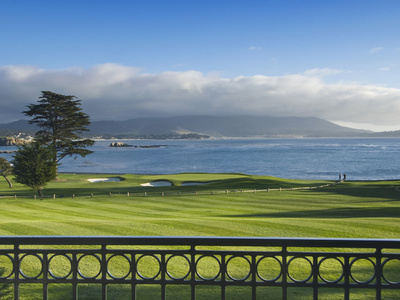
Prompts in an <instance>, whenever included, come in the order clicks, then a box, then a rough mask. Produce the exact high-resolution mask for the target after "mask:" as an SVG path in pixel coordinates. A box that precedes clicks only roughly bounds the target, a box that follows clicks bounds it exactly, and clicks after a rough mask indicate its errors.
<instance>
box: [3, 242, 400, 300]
mask: <svg viewBox="0 0 400 300" xmlns="http://www.w3.org/2000/svg"><path fill="white" fill-rule="evenodd" d="M0 271H1V272H0V289H3V290H6V289H7V288H8V289H9V293H10V294H11V295H12V297H13V299H16V300H17V299H20V298H22V297H21V295H20V293H21V291H25V290H26V289H24V286H25V285H29V286H30V285H32V286H35V287H38V286H39V288H38V290H39V295H40V296H39V299H41V298H43V299H49V298H50V297H49V291H50V292H54V296H52V297H51V299H63V298H62V297H61V296H60V298H57V295H58V294H59V293H60V290H61V288H63V289H64V288H65V286H67V287H68V288H67V290H68V291H69V292H68V293H69V294H70V295H69V296H68V297H69V299H79V295H78V293H80V294H82V289H80V287H81V286H83V287H90V288H93V289H94V290H97V291H98V295H99V296H98V298H96V299H107V298H109V299H167V296H169V293H172V294H173V293H178V294H179V293H183V294H185V295H186V298H185V297H183V298H182V299H199V298H201V297H202V295H201V293H202V292H204V293H206V294H207V295H208V296H204V297H203V298H204V299H206V298H208V299H232V298H234V299H240V298H242V299H260V298H262V297H263V295H269V297H270V298H271V299H292V298H293V299H294V298H296V296H293V297H292V296H291V295H302V294H303V293H304V292H303V291H306V292H305V293H308V295H309V298H312V299H319V296H320V295H322V294H323V293H325V292H326V291H328V292H329V293H337V294H338V295H342V296H341V297H340V296H339V298H341V299H350V298H351V299H353V298H354V297H352V294H353V293H355V294H357V293H358V292H359V291H366V292H367V293H369V294H371V293H372V294H373V297H374V298H376V299H385V297H384V296H383V295H396V294H397V295H400V290H399V289H400V240H385V239H320V238H259V237H121V236H119V237H116V236H109V237H94V236H91V237H86V236H57V237H55V236H3V237H0ZM116 287H118V288H121V289H123V290H125V292H126V294H124V295H125V296H121V297H120V298H118V297H117V298H113V297H112V296H110V291H112V290H113V291H114V290H116ZM142 287H144V288H145V291H146V292H145V295H144V296H143V297H142V298H141V296H140V295H141V292H142V291H143V289H142ZM177 287H183V289H176V288H177ZM29 293H31V292H29ZM232 294H233V295H235V296H236V298H235V297H230V296H229V295H232ZM0 295H1V291H0ZM240 295H242V296H240ZM63 297H64V296H63ZM25 298H26V296H25ZM171 298H176V297H172V296H171V297H169V299H171ZM263 298H266V299H268V297H263ZM0 299H2V298H1V296H0ZM28 299H30V298H29V297H28Z"/></svg>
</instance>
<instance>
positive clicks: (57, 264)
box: [49, 254, 72, 279]
mask: <svg viewBox="0 0 400 300" xmlns="http://www.w3.org/2000/svg"><path fill="white" fill-rule="evenodd" d="M71 273H72V260H71V257H69V256H68V255H67V254H54V255H52V256H51V257H50V259H49V274H50V276H52V277H53V278H57V279H61V278H67V277H68V276H69V275H71Z"/></svg>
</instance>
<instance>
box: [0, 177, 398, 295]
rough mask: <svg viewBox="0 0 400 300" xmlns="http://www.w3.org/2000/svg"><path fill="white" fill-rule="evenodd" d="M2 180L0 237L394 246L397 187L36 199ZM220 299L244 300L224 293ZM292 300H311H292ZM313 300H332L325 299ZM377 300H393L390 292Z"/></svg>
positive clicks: (232, 188) (175, 181) (221, 181)
mask: <svg viewBox="0 0 400 300" xmlns="http://www.w3.org/2000/svg"><path fill="white" fill-rule="evenodd" d="M10 179H11V181H12V182H13V185H14V187H13V188H9V186H8V184H7V182H6V181H5V180H2V181H0V235H2V236H14V235H52V236H59V235H62V236H68V235H79V236H110V235H115V236H240V237H312V238H376V239H398V238H399V232H400V223H399V216H400V181H345V182H335V181H323V180H321V181H318V180H292V179H290V180H289V179H282V178H276V177H269V176H252V175H246V174H236V173H235V174H201V173H185V174H171V175H135V174H123V175H111V174H95V175H94V174H60V175H59V180H57V181H52V182H50V183H49V184H48V185H47V186H46V187H45V188H44V190H43V194H44V196H43V197H38V196H37V195H36V193H35V191H32V190H30V189H29V188H27V187H25V186H22V185H20V184H18V183H15V182H14V181H13V178H12V176H10ZM146 289H147V290H146ZM29 290H30V292H29V293H28V292H27V290H25V294H24V288H23V287H22V289H21V299H40V298H41V296H40V293H41V292H42V291H41V290H40V287H39V288H38V289H37V291H36V292H37V293H38V295H39V296H35V297H37V298H31V297H32V295H35V293H36V292H33V294H32V292H31V291H32V289H29ZM33 290H34V291H35V289H33ZM67 290H68V289H64V288H61V287H59V288H53V289H49V293H51V294H52V295H53V298H52V299H69V298H68V297H70V296H68V291H67ZM122 290H123V289H122ZM110 293H111V294H110V297H109V298H110V299H126V298H125V296H123V295H124V294H123V293H124V291H114V292H113V291H111V292H110ZM143 293H145V294H146V296H145V297H144V298H142V299H158V298H157V296H154V298H152V296H151V295H152V291H151V287H144V291H143ZM210 293H211V294H210ZM268 293H270V292H268ZM23 295H26V296H23ZM90 295H93V290H92V287H90V286H87V287H83V288H82V292H81V293H80V298H79V299H98V298H96V297H95V296H93V297H92V296H90ZM173 295H174V297H173V298H171V299H188V298H187V297H188V295H187V294H185V292H184V291H183V292H182V291H181V292H179V290H178V292H176V294H173ZM179 295H180V296H181V298H180V296H179ZM206 295H208V296H210V295H212V291H211V292H210V291H208V292H207V293H206ZM268 295H273V294H268ZM189 297H190V296H189ZM1 299H3V298H1ZM4 299H8V298H4ZM9 299H12V298H9ZM199 299H203V298H201V297H199ZM204 299H212V298H207V296H205V297H204ZM230 299H246V298H243V297H242V296H241V292H240V291H234V292H233V294H232V298H230ZM260 299H264V298H263V297H262V295H260ZM271 299H274V298H271ZM296 299H312V298H310V295H309V294H307V293H306V294H304V295H303V294H302V292H299V294H296ZM321 299H322V298H321ZM323 299H341V296H340V294H335V292H332V293H327V294H326V295H325V298H323ZM351 299H374V293H373V291H368V293H367V294H365V293H362V292H359V291H356V292H355V294H354V295H353V297H352V298H351ZM385 299H397V298H396V290H393V291H390V293H388V294H387V298H385Z"/></svg>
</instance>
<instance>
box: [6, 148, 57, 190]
mask: <svg viewBox="0 0 400 300" xmlns="http://www.w3.org/2000/svg"><path fill="white" fill-rule="evenodd" d="M52 150H53V149H52V148H50V147H47V146H45V145H43V144H41V143H39V142H37V141H34V142H33V143H31V144H27V145H22V146H20V147H19V149H18V152H17V153H16V154H15V155H14V160H13V161H12V163H13V165H14V175H15V180H16V181H17V182H18V183H22V184H24V185H27V186H29V187H30V188H32V189H34V190H36V191H37V192H38V194H39V196H40V197H41V196H43V194H42V190H43V187H44V186H45V185H46V184H47V183H48V182H49V181H51V180H53V179H55V178H56V177H57V169H56V166H57V164H56V162H55V161H54V159H53V157H54V154H53V151H52Z"/></svg>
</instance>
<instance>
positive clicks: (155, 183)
mask: <svg viewBox="0 0 400 300" xmlns="http://www.w3.org/2000/svg"><path fill="white" fill-rule="evenodd" d="M171 185H172V182H171V181H167V180H159V181H153V182H147V183H142V184H141V186H153V187H158V186H171Z"/></svg>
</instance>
